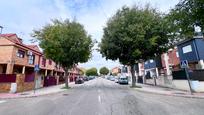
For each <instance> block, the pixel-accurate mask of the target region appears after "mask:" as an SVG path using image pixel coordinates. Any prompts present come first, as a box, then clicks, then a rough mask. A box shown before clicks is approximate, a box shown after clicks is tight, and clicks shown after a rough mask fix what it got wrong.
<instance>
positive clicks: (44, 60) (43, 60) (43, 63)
mask: <svg viewBox="0 0 204 115" xmlns="http://www.w3.org/2000/svg"><path fill="white" fill-rule="evenodd" d="M42 65H43V67H45V66H46V59H45V58H43V59H42Z"/></svg>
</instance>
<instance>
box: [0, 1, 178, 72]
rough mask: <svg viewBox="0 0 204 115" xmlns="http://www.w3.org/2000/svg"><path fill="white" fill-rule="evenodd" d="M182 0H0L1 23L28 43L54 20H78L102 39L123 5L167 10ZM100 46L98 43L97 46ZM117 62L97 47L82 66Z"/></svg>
mask: <svg viewBox="0 0 204 115" xmlns="http://www.w3.org/2000/svg"><path fill="white" fill-rule="evenodd" d="M178 2H179V0H12V1H9V0H0V26H3V27H4V28H3V33H16V34H17V35H18V36H19V37H20V38H22V39H23V41H24V43H25V44H31V39H32V37H31V36H30V35H31V33H32V31H33V30H36V29H40V28H42V27H43V26H44V25H46V24H48V23H50V22H51V19H56V18H57V19H61V20H64V19H70V20H73V19H76V20H77V21H78V22H80V23H81V24H83V25H84V27H85V29H86V31H87V32H88V34H89V35H91V36H92V39H95V40H97V41H99V42H100V40H101V38H102V36H103V28H104V27H105V26H106V22H107V20H108V19H109V18H110V17H111V16H113V15H114V13H115V12H116V11H117V10H118V9H120V8H121V7H122V6H124V5H126V6H130V7H131V6H133V5H135V4H136V5H139V6H144V5H145V4H147V3H149V4H151V5H152V7H156V8H158V10H160V11H161V12H164V13H167V12H168V11H169V9H170V8H173V7H174V5H175V4H177V3H178ZM96 47H97V45H95V48H96ZM119 65H120V64H119V62H118V61H111V60H106V59H105V58H102V56H101V54H100V53H99V52H97V51H96V50H94V51H93V52H92V58H91V59H90V60H89V61H88V62H87V63H84V64H79V66H81V67H84V68H91V67H97V68H100V67H103V66H106V67H108V68H109V69H111V68H113V67H115V66H119Z"/></svg>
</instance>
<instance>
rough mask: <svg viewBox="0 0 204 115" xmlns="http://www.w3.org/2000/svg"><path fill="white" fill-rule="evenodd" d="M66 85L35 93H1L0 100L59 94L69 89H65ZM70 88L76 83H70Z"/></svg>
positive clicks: (46, 88) (42, 89)
mask: <svg viewBox="0 0 204 115" xmlns="http://www.w3.org/2000/svg"><path fill="white" fill-rule="evenodd" d="M64 86H65V85H64V84H61V85H56V86H50V87H44V88H41V89H37V90H36V91H35V93H34V91H33V90H31V91H26V92H21V93H0V99H15V98H29V97H37V96H42V95H49V94H54V93H58V92H62V91H65V90H67V89H63V87H64ZM69 86H70V87H73V86H75V84H74V82H71V83H69Z"/></svg>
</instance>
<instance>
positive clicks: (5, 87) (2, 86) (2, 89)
mask: <svg viewBox="0 0 204 115" xmlns="http://www.w3.org/2000/svg"><path fill="white" fill-rule="evenodd" d="M10 87H11V83H0V93H6V92H9V91H10Z"/></svg>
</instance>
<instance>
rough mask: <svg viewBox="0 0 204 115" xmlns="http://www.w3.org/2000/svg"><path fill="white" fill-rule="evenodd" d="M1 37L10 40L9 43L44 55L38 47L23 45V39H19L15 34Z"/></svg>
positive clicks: (0, 35) (1, 35)
mask: <svg viewBox="0 0 204 115" xmlns="http://www.w3.org/2000/svg"><path fill="white" fill-rule="evenodd" d="M0 37H4V38H6V39H8V40H9V41H11V42H13V43H15V44H17V45H20V46H23V47H25V48H28V49H29V50H33V51H36V52H38V53H41V54H42V52H41V51H40V49H39V48H38V46H37V45H25V44H23V42H22V39H21V38H19V37H18V36H17V35H16V34H15V33H9V34H0Z"/></svg>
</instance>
